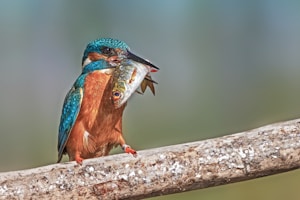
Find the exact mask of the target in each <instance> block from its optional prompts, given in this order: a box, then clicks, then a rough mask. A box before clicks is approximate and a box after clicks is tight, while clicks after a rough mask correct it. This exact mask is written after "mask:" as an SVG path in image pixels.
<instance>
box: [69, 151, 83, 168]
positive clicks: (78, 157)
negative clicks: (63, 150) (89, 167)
mask: <svg viewBox="0 0 300 200" xmlns="http://www.w3.org/2000/svg"><path fill="white" fill-rule="evenodd" d="M74 160H75V161H76V162H77V163H78V164H80V165H82V161H83V158H81V157H80V153H78V152H76V153H75V154H73V155H72V154H71V155H70V154H69V161H74Z"/></svg>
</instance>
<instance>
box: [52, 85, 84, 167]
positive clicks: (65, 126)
mask: <svg viewBox="0 0 300 200" xmlns="http://www.w3.org/2000/svg"><path fill="white" fill-rule="evenodd" d="M82 97H83V89H82V87H77V88H76V87H73V88H72V89H71V90H70V91H69V92H68V94H67V96H66V98H65V101H64V105H63V109H62V114H61V118H60V124H59V133H58V145H57V150H58V161H57V162H60V160H61V158H62V155H63V154H64V153H65V146H66V143H67V141H68V138H69V135H70V132H71V130H72V128H73V126H74V124H75V121H76V118H77V116H78V113H79V110H80V107H81V102H82Z"/></svg>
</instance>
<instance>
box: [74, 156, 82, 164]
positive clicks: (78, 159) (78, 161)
mask: <svg viewBox="0 0 300 200" xmlns="http://www.w3.org/2000/svg"><path fill="white" fill-rule="evenodd" d="M75 161H76V162H77V163H78V164H79V165H82V161H83V158H81V157H80V156H76V157H75Z"/></svg>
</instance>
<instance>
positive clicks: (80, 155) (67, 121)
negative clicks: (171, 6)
mask: <svg viewBox="0 0 300 200" xmlns="http://www.w3.org/2000/svg"><path fill="white" fill-rule="evenodd" d="M124 59H129V60H130V59H131V60H133V61H135V62H139V63H141V64H144V65H147V66H150V67H154V68H157V67H156V66H155V65H153V64H152V63H150V62H149V61H147V60H145V59H143V58H141V57H139V56H137V55H135V54H133V53H132V52H131V51H130V48H129V46H128V45H127V44H126V43H125V42H123V41H121V40H118V39H113V38H99V39H96V40H94V41H91V42H90V43H88V45H87V46H86V49H85V50H84V53H83V57H82V72H81V74H80V75H79V77H78V78H77V79H76V81H75V82H74V84H73V86H72V87H71V89H70V90H69V92H68V93H67V95H66V97H65V99H64V103H63V108H62V112H61V117H60V123H59V130H58V144H57V150H58V160H57V162H58V163H59V162H60V161H61V159H62V157H63V155H64V154H68V157H69V161H76V162H77V163H78V164H82V162H83V160H84V159H89V158H95V157H101V156H106V155H108V154H109V152H110V150H111V149H112V148H113V147H115V146H118V145H120V146H121V147H122V149H123V151H124V152H126V153H129V154H132V155H134V156H136V151H135V150H134V149H133V148H131V147H130V146H129V145H127V144H126V142H125V139H124V136H123V132H122V116H123V111H124V109H125V106H126V103H125V104H124V105H122V106H121V107H120V108H115V107H114V105H113V103H112V100H111V93H112V87H113V86H112V83H111V78H112V74H113V72H114V68H115V67H116V66H117V65H118V64H119V63H120V62H122V60H124Z"/></svg>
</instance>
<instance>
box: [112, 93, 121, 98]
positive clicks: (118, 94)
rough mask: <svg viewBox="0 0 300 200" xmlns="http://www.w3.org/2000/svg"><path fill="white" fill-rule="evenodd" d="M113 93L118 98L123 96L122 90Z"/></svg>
mask: <svg viewBox="0 0 300 200" xmlns="http://www.w3.org/2000/svg"><path fill="white" fill-rule="evenodd" d="M113 95H114V97H115V98H118V99H119V98H121V96H122V94H121V93H120V92H114V93H113Z"/></svg>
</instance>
